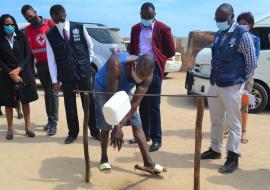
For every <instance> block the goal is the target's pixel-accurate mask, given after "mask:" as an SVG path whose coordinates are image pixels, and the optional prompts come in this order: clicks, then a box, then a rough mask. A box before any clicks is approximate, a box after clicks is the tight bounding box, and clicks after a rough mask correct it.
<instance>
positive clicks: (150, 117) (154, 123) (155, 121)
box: [139, 64, 162, 143]
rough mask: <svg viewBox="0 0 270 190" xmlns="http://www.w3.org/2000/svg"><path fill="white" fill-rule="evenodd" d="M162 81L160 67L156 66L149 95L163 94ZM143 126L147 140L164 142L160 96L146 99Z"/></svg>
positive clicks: (141, 108) (143, 104) (142, 117)
mask: <svg viewBox="0 0 270 190" xmlns="http://www.w3.org/2000/svg"><path fill="white" fill-rule="evenodd" d="M161 85H162V79H161V75H160V70H159V67H158V66H157V64H156V67H155V70H154V75H153V80H152V83H151V85H150V86H149V88H148V91H147V94H160V93H161ZM139 110H140V115H141V119H142V126H143V130H144V133H145V136H146V137H147V138H149V137H150V138H151V139H152V142H159V143H161V142H162V131H161V118H160V96H155V97H144V98H143V100H142V102H141V105H140V109H139Z"/></svg>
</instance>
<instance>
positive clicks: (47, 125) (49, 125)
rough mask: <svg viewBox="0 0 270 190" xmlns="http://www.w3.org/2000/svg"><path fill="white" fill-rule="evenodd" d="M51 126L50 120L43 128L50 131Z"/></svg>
mask: <svg viewBox="0 0 270 190" xmlns="http://www.w3.org/2000/svg"><path fill="white" fill-rule="evenodd" d="M50 127H51V124H50V123H49V122H48V123H47V124H46V125H45V126H44V127H43V130H44V131H48V130H49V129H50Z"/></svg>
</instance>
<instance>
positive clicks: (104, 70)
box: [95, 53, 136, 93]
mask: <svg viewBox="0 0 270 190" xmlns="http://www.w3.org/2000/svg"><path fill="white" fill-rule="evenodd" d="M116 56H118V57H119V59H120V62H121V65H122V72H121V77H120V79H119V80H118V91H126V92H127V93H129V91H130V90H131V89H132V88H133V87H134V86H135V85H136V83H132V82H129V81H128V79H127V75H126V59H127V56H128V53H117V54H116ZM108 70H109V69H108V63H106V64H104V65H103V66H102V67H101V69H100V70H99V71H98V72H97V74H96V82H95V89H96V91H97V92H107V78H108V74H109V72H108Z"/></svg>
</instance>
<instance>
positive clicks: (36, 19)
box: [27, 16, 39, 26]
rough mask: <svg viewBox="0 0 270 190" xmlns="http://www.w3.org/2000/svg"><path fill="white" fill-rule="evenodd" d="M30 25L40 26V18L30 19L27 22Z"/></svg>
mask: <svg viewBox="0 0 270 190" xmlns="http://www.w3.org/2000/svg"><path fill="white" fill-rule="evenodd" d="M27 21H28V22H29V23H31V24H32V26H39V23H38V16H35V17H32V18H30V19H28V20H27Z"/></svg>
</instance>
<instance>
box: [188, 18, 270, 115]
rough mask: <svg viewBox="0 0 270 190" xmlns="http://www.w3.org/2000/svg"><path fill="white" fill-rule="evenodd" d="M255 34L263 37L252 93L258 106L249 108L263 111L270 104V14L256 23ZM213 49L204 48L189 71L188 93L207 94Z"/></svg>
mask: <svg viewBox="0 0 270 190" xmlns="http://www.w3.org/2000/svg"><path fill="white" fill-rule="evenodd" d="M254 34H255V35H256V36H258V37H260V39H261V50H260V57H259V60H258V67H257V69H256V70H255V75H254V86H253V90H252V94H253V95H255V97H256V106H255V107H254V108H251V107H250V108H249V111H250V112H251V113H258V112H260V111H263V110H264V109H265V107H266V106H267V105H270V98H269V96H270V16H268V17H264V18H262V19H260V20H258V21H257V22H256V23H255V25H254ZM211 54H212V53H211V49H210V48H204V49H202V50H201V51H200V52H199V53H198V55H197V57H196V59H195V65H194V68H193V69H189V70H188V71H187V77H186V84H185V87H186V89H187V93H188V94H189V95H191V94H206V93H207V91H208V88H209V85H210V81H209V78H210V72H211V59H212V55H211Z"/></svg>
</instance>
